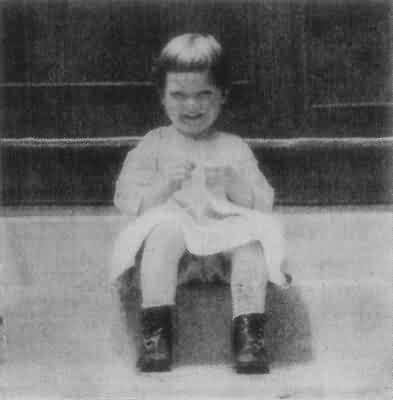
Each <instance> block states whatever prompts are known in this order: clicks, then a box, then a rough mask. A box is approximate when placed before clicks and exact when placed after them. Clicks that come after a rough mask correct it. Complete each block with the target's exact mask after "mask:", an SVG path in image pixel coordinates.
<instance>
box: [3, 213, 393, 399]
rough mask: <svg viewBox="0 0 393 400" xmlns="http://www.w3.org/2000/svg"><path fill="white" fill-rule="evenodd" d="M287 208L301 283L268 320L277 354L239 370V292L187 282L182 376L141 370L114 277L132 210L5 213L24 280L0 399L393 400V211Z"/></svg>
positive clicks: (9, 316)
mask: <svg viewBox="0 0 393 400" xmlns="http://www.w3.org/2000/svg"><path fill="white" fill-rule="evenodd" d="M281 212H282V217H283V220H284V221H285V224H286V228H287V236H288V243H289V259H290V271H291V273H292V274H293V276H294V278H295V286H294V288H292V289H290V290H289V291H286V292H282V291H279V290H277V288H271V289H270V292H269V296H270V297H269V298H270V303H271V307H270V308H271V310H273V311H276V314H277V313H278V314H279V315H280V318H278V319H276V320H275V319H274V315H273V316H272V321H271V324H270V328H269V329H270V330H271V333H275V335H274V338H272V339H271V340H273V341H274V340H275V343H273V345H272V347H275V353H274V356H275V362H274V363H273V366H272V372H271V374H269V375H268V376H262V377H261V376H238V375H236V374H234V373H233V371H232V370H231V368H230V365H229V364H228V363H227V361H228V360H229V348H228V343H229V338H228V337H225V332H226V327H227V326H229V325H228V319H227V318H226V317H225V315H221V314H226V313H229V311H230V300H229V297H228V289H227V288H225V287H222V286H221V287H218V288H216V289H215V288H214V287H210V288H192V289H188V290H191V292H192V293H193V294H192V295H190V296H187V295H186V294H187V291H186V289H184V290H183V289H181V291H180V296H183V297H181V298H182V299H183V303H184V304H183V308H184V311H187V310H188V309H190V310H193V313H194V314H193V315H192V318H191V317H188V316H187V314H186V313H184V315H183V317H181V316H180V317H181V318H180V321H179V322H180V324H179V325H180V326H181V327H180V328H179V335H178V336H179V337H178V346H177V348H178V349H177V352H178V353H177V358H178V361H177V366H176V368H175V369H174V370H173V372H171V373H165V374H159V375H154V374H153V375H140V374H138V373H137V372H136V371H135V369H134V367H133V365H134V362H135V354H134V350H133V346H132V345H131V343H129V341H130V337H129V336H126V334H125V332H124V331H123V330H122V329H120V328H121V326H122V325H121V321H120V320H119V318H118V317H117V316H118V307H117V304H113V303H112V297H111V295H110V291H109V287H108V286H107V285H106V284H105V282H106V278H107V276H108V275H107V269H106V268H107V262H108V255H109V253H110V248H111V245H112V242H113V238H114V237H115V234H116V232H118V230H119V228H120V226H122V225H123V224H124V220H123V219H122V218H120V217H117V216H112V215H108V216H105V215H101V216H95V215H87V216H83V215H79V216H61V215H59V216H51V217H40V218H36V217H23V218H22V217H21V218H9V219H6V220H4V219H3V220H2V222H5V225H3V226H2V228H3V229H2V230H1V233H2V238H1V239H3V240H2V243H3V244H5V245H3V246H2V254H1V260H2V262H3V265H5V266H6V268H7V270H8V272H7V271H6V272H7V275H8V277H9V276H10V275H11V274H10V270H9V269H10V267H11V266H12V268H15V270H17V271H18V272H19V273H18V274H14V275H15V276H13V277H11V278H12V279H11V281H12V280H13V281H14V283H15V284H17V285H16V286H12V287H10V286H8V288H6V289H4V290H3V292H4V293H6V297H4V296H3V300H2V304H3V307H5V310H4V314H5V317H6V323H7V331H8V335H9V354H8V360H7V362H6V363H5V364H2V365H1V374H2V378H1V377H0V378H1V379H0V398H1V396H2V395H3V397H4V398H6V399H8V398H15V399H16V398H18V399H19V398H24V397H25V398H34V397H35V398H45V397H48V398H56V397H57V398H81V397H85V398H96V399H99V398H142V397H143V396H147V395H148V398H149V399H150V398H154V397H167V398H174V396H179V398H184V397H191V398H192V397H195V398H206V397H207V396H209V398H212V397H213V398H214V397H218V398H219V397H225V398H239V397H242V398H257V397H259V396H261V397H262V396H263V395H266V396H268V397H267V398H269V397H271V398H301V399H304V398H332V399H333V398H344V399H351V398H354V399H355V398H356V399H357V398H365V399H366V398H367V399H378V398H391V396H390V390H389V386H390V383H391V370H392V369H391V328H392V324H391V304H392V298H391V260H392V248H391V247H392V246H391V244H390V241H389V240H388V238H390V237H391V233H392V225H391V215H392V214H391V210H384V209H382V210H373V209H372V208H361V209H349V210H348V209H343V210H331V209H311V210H307V209H302V208H299V209H282V210H281ZM201 290H202V291H205V292H204V293H205V294H206V291H207V292H208V293H210V294H208V295H207V296H206V297H201V296H200V295H201V293H202V292H200V291H201ZM277 303H279V305H278V306H277ZM274 307H275V308H274ZM205 308H208V309H209V310H211V309H212V308H213V309H214V310H215V311H214V310H213V311H211V314H210V315H209V313H206V312H204V311H203V310H204V309H205ZM222 310H223V313H220V311H222ZM291 311H292V312H291ZM214 313H215V314H214ZM295 317H296V318H295ZM213 318H214V319H213ZM198 321H199V323H198ZM201 321H202V322H201ZM217 330H218V331H219V332H217V333H216V336H215V337H214V338H212V337H211V336H212V333H213V332H216V331H217ZM280 335H281V336H280ZM207 338H210V340H211V341H213V345H212V344H209V343H206V339H207ZM280 340H281V345H282V346H281V347H284V348H285V345H286V344H287V348H286V349H285V351H284V352H281V353H280V351H279V350H280V349H279V348H277V345H278V344H280ZM288 343H289V345H288ZM190 344H191V345H190ZM299 354H301V355H303V356H304V357H303V356H302V357H299ZM310 355H311V356H312V357H311V360H308V361H307V359H308V358H309V357H308V356H310ZM198 359H199V362H200V363H203V365H199V364H195V360H198ZM209 361H210V362H213V363H219V364H218V365H208V364H206V363H207V362H209ZM193 362H194V364H193ZM223 362H224V363H223Z"/></svg>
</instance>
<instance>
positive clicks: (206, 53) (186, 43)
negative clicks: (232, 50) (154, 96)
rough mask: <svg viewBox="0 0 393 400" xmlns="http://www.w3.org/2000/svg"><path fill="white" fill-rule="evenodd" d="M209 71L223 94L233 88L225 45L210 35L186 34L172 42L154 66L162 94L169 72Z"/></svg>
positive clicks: (156, 81)
mask: <svg viewBox="0 0 393 400" xmlns="http://www.w3.org/2000/svg"><path fill="white" fill-rule="evenodd" d="M202 71H208V72H209V74H210V78H211V79H212V80H213V83H214V84H215V85H216V86H217V87H218V88H220V89H222V90H224V91H225V90H228V89H229V88H230V84H231V79H230V69H229V63H228V59H227V55H226V53H225V52H224V50H223V48H222V46H221V44H220V43H219V42H218V41H217V40H216V39H215V38H214V37H213V36H212V35H209V34H202V33H185V34H183V35H179V36H176V37H174V38H173V39H171V40H170V41H169V42H168V43H167V45H166V46H165V47H164V48H163V49H162V51H161V54H160V56H159V57H158V59H157V60H156V62H155V64H154V66H153V80H154V82H155V84H156V86H157V88H158V90H159V91H160V92H162V91H163V89H164V87H165V84H166V76H167V73H168V72H202Z"/></svg>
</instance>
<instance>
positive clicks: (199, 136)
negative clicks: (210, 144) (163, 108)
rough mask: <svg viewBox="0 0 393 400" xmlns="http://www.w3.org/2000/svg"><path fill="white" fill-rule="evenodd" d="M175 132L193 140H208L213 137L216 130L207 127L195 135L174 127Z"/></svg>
mask: <svg viewBox="0 0 393 400" xmlns="http://www.w3.org/2000/svg"><path fill="white" fill-rule="evenodd" d="M174 129H175V130H176V132H178V133H179V134H180V135H182V136H184V137H185V138H187V139H191V140H195V141H203V140H209V139H212V138H214V137H215V136H216V135H217V134H218V131H217V130H216V129H214V128H209V129H207V130H206V131H204V132H201V133H198V134H197V135H188V134H186V133H183V132H181V131H179V130H177V129H176V128H174Z"/></svg>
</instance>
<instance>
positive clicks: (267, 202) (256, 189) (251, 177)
mask: <svg viewBox="0 0 393 400" xmlns="http://www.w3.org/2000/svg"><path fill="white" fill-rule="evenodd" d="M240 149H241V152H240V158H239V159H238V162H237V165H238V172H239V173H240V175H241V176H242V177H243V178H244V179H245V180H246V181H247V182H248V183H249V185H250V187H251V188H252V190H253V195H254V201H253V208H254V209H256V210H259V211H271V210H272V208H273V203H274V190H273V188H272V186H271V185H270V184H269V182H268V181H267V179H266V177H265V176H264V174H263V173H262V171H261V170H260V169H259V167H258V161H257V159H256V158H255V155H254V153H253V152H252V150H251V149H250V147H249V146H248V144H247V143H246V142H244V141H242V145H241V146H240Z"/></svg>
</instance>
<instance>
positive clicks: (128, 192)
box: [113, 130, 160, 216]
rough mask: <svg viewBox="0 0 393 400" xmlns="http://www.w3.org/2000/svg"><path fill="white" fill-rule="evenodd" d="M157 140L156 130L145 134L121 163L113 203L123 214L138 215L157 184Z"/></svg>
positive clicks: (157, 133)
mask: <svg viewBox="0 0 393 400" xmlns="http://www.w3.org/2000/svg"><path fill="white" fill-rule="evenodd" d="M159 139H160V137H159V132H157V131H156V130H155V131H151V132H149V133H147V134H146V135H145V136H144V137H143V139H142V140H141V141H140V142H139V143H138V145H137V146H136V147H135V148H134V149H132V150H131V151H129V152H128V154H127V156H126V158H125V160H124V162H123V166H122V169H121V171H120V174H119V177H118V179H117V182H116V187H115V195H114V200H113V202H114V204H115V206H116V207H117V208H118V209H119V210H120V211H121V212H122V213H124V214H127V215H130V216H137V215H139V214H140V213H141V209H142V204H143V201H144V199H145V197H146V196H147V195H148V194H149V191H150V190H151V188H152V187H153V186H154V185H155V184H156V183H157V180H158V176H157V175H158V174H157V172H158V169H157V156H158V146H159Z"/></svg>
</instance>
